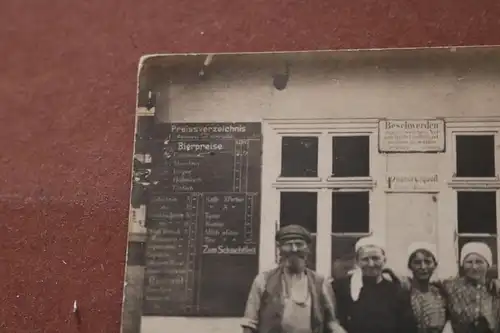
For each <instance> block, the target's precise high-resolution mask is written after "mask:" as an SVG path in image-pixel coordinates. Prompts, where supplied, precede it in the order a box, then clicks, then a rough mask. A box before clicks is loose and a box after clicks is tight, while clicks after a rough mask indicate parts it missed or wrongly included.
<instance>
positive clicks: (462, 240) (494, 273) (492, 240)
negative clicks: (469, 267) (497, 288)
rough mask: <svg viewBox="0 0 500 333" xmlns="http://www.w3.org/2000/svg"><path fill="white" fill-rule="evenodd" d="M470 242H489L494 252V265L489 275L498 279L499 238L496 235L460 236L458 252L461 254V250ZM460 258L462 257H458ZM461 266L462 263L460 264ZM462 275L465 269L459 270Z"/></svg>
mask: <svg viewBox="0 0 500 333" xmlns="http://www.w3.org/2000/svg"><path fill="white" fill-rule="evenodd" d="M469 242H483V243H485V244H487V245H488V246H489V247H490V249H491V252H492V253H493V266H492V267H491V270H490V271H489V272H488V274H489V276H490V277H492V278H494V279H496V278H498V272H497V267H498V252H497V248H498V247H497V239H496V237H458V253H459V255H460V251H461V250H462V247H463V246H464V245H465V244H466V243H469ZM458 260H460V258H459V259H458ZM459 267H460V265H459ZM459 272H460V275H463V270H462V269H460V270H459Z"/></svg>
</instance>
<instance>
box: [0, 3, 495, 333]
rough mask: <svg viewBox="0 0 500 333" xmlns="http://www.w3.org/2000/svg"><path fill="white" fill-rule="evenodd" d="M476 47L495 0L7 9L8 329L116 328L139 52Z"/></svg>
mask: <svg viewBox="0 0 500 333" xmlns="http://www.w3.org/2000/svg"><path fill="white" fill-rule="evenodd" d="M477 44H490V45H491V44H500V2H499V1H498V0H380V1H375V0H356V1H345V0H323V1H320V0H310V1H291V0H279V1H278V0H274V1H270V0H266V1H262V0H250V1H243V0H218V1H214V0H199V1H169V0H165V1H159V0H149V1H132V0H120V1H117V0H108V1H106V0H100V1H99V0H86V1H84V0H80V1H68V0H51V1H42V0H31V1H30V0H1V1H0V50H1V52H0V106H1V109H0V145H1V146H0V159H1V163H0V175H1V178H0V179H1V185H0V213H1V214H0V222H1V224H0V225H1V230H0V247H1V250H0V251H1V252H0V259H1V261H0V263H1V266H0V269H1V270H0V301H1V303H0V332H2V333H3V332H15V333H23V332H29V333H35V332H61V333H62V332H64V333H72V332H92V333H98V332H105V333H116V332H119V327H120V313H121V300H122V286H123V269H124V267H123V263H124V258H125V247H126V235H127V216H128V213H127V209H128V200H129V174H130V166H131V162H130V161H131V153H132V140H133V127H134V109H135V98H136V96H135V95H136V72H137V64H138V60H139V57H140V56H141V55H143V54H147V53H167V52H196V51H199V52H216V51H266V50H302V49H328V48H332V49H340V48H373V47H375V48H382V47H413V46H442V45H477ZM74 300H78V304H79V306H80V309H81V315H82V324H81V326H80V328H77V325H76V321H75V318H74V317H73V316H72V314H71V309H72V304H73V301H74Z"/></svg>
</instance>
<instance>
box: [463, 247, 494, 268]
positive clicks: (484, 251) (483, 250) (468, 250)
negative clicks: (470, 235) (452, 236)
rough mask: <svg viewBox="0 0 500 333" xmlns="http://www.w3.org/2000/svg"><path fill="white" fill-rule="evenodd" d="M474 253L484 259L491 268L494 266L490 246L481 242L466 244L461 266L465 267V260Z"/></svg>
mask: <svg viewBox="0 0 500 333" xmlns="http://www.w3.org/2000/svg"><path fill="white" fill-rule="evenodd" d="M473 253H474V254H477V255H480V256H481V257H483V258H484V260H485V261H486V262H487V263H488V265H489V266H490V267H491V266H492V265H493V254H492V253H491V249H490V247H489V246H488V245H486V244H484V243H481V242H469V243H466V244H465V245H464V246H463V247H462V250H461V251H460V266H463V265H464V261H465V259H466V258H467V257H468V256H469V254H473Z"/></svg>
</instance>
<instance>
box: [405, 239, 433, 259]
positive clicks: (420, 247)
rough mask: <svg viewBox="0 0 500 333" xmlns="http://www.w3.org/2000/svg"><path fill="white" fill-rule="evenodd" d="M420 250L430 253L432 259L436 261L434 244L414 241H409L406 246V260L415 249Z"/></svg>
mask: <svg viewBox="0 0 500 333" xmlns="http://www.w3.org/2000/svg"><path fill="white" fill-rule="evenodd" d="M420 250H425V251H427V252H429V253H430V254H432V256H433V257H434V260H435V261H436V262H437V247H436V245H434V244H431V243H427V242H414V243H411V244H410V246H408V260H410V257H411V256H412V255H413V254H414V253H415V252H417V251H420Z"/></svg>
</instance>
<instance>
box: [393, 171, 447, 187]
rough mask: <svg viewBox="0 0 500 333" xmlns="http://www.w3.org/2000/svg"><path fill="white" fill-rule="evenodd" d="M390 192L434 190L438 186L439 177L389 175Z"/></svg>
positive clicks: (433, 175) (434, 175) (435, 175)
mask: <svg viewBox="0 0 500 333" xmlns="http://www.w3.org/2000/svg"><path fill="white" fill-rule="evenodd" d="M386 181H387V188H388V189H389V190H395V191H397V190H434V189H436V188H437V186H438V182H439V177H438V175H437V174H432V175H388V176H386Z"/></svg>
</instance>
